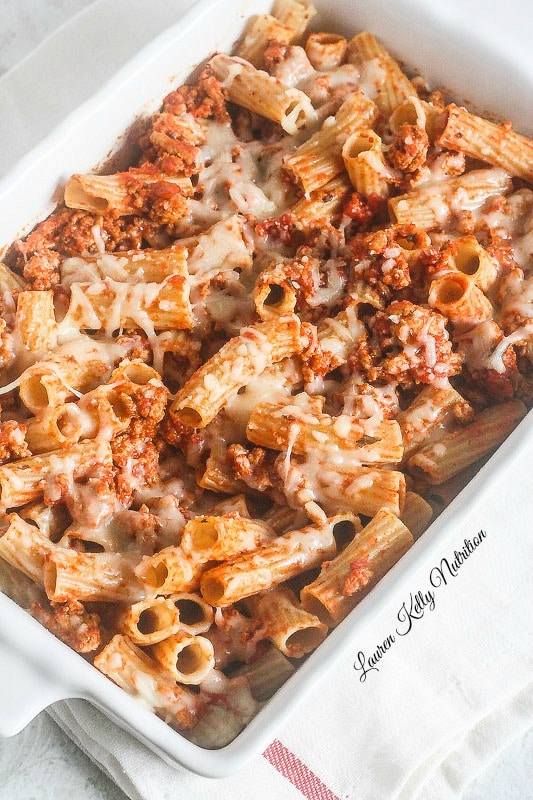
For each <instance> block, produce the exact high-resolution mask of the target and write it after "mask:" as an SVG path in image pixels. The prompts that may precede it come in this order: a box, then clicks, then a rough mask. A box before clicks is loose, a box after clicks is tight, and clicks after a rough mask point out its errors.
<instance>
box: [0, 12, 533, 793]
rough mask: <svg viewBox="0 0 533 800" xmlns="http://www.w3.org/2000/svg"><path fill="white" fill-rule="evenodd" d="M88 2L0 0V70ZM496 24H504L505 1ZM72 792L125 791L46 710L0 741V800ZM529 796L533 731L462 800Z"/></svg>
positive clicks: (532, 774)
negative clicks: (114, 782) (18, 732)
mask: <svg viewBox="0 0 533 800" xmlns="http://www.w3.org/2000/svg"><path fill="white" fill-rule="evenodd" d="M91 2H92V0H68V2H67V0H0V75H1V74H3V73H4V72H5V71H6V70H8V69H9V68H10V67H12V66H13V65H14V64H16V63H17V62H18V61H20V60H21V59H22V58H23V57H24V56H25V55H26V54H27V53H28V52H30V51H31V50H32V49H33V48H34V47H35V46H36V45H37V44H38V43H39V42H40V41H41V40H42V39H44V38H45V36H47V35H48V34H49V33H51V32H52V31H53V30H54V29H55V28H56V27H58V26H59V25H61V24H62V23H63V22H65V21H66V20H67V19H68V18H69V17H71V16H73V15H74V14H75V13H76V12H78V11H80V10H81V9H82V8H84V7H85V6H88V5H90V4H91ZM453 2H456V0H453ZM464 5H469V6H470V7H471V9H472V10H473V11H475V10H476V9H477V8H480V6H481V4H480V3H479V2H478V0H464ZM501 24H502V25H503V26H505V24H506V14H505V9H504V6H502V13H501ZM527 28H530V26H527V25H526V26H525V27H524V29H523V30H524V33H526V29H527ZM528 35H529V31H528ZM214 791H215V784H214ZM72 797H76V798H81V800H122V798H124V797H125V795H124V794H123V793H122V792H121V791H120V790H119V789H118V788H117V787H116V786H115V785H114V784H113V783H112V782H111V781H110V780H109V779H108V778H107V776H105V775H104V774H103V773H102V772H101V771H100V770H99V768H98V767H96V766H95V765H94V764H93V763H92V762H91V761H90V759H89V758H88V757H87V756H86V755H85V754H84V753H82V752H81V751H80V750H79V749H78V748H77V747H76V745H74V744H73V743H72V742H71V741H70V740H69V739H68V738H67V737H66V736H65V734H64V733H63V732H62V731H61V730H60V729H59V728H58V726H57V725H56V724H55V723H54V722H53V721H52V720H51V719H50V717H49V716H48V715H47V714H46V713H42V714H41V715H40V716H39V717H38V718H37V719H35V720H34V721H33V722H32V723H31V724H30V725H28V727H27V728H26V729H25V730H24V731H23V732H22V733H20V734H19V735H18V736H15V737H13V738H12V739H7V740H0V800H48V798H50V800H52V798H53V800H67V798H68V800H71V798H72ZM531 797H533V731H530V732H529V734H527V735H526V736H524V737H521V738H520V739H518V740H517V741H516V742H515V743H514V744H513V745H512V746H511V747H508V748H507V749H506V750H504V751H503V752H502V753H500V755H499V757H498V758H497V759H496V761H495V762H494V763H493V764H492V765H491V767H490V768H489V769H487V770H486V771H485V772H484V773H483V774H482V775H480V776H479V777H478V779H477V780H476V781H475V782H474V783H473V784H471V786H470V787H469V788H468V790H467V791H466V793H465V794H464V800H530V798H531ZM177 800H179V798H177ZM236 800H239V799H238V798H236ZM349 800H352V798H350V799H349ZM354 800H355V799H354ZM362 800H366V798H363V799H362Z"/></svg>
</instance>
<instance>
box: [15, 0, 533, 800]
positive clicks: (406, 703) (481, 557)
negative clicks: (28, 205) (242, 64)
mask: <svg viewBox="0 0 533 800" xmlns="http://www.w3.org/2000/svg"><path fill="white" fill-rule="evenodd" d="M191 4H192V0H153V2H151V3H150V4H147V3H146V2H144V0H98V2H95V3H93V4H92V5H91V6H90V7H89V8H87V9H86V10H85V11H84V12H82V13H81V14H80V15H79V16H78V17H76V18H75V19H73V20H72V21H70V22H69V23H67V25H66V26H64V27H63V28H62V29H60V30H59V31H58V32H56V33H55V34H54V35H53V36H52V37H51V38H49V39H48V40H47V41H46V42H45V43H44V44H43V45H41V46H40V47H39V48H38V49H37V50H36V51H35V52H34V53H33V54H31V56H30V57H29V58H27V59H25V61H24V62H22V63H21V64H20V65H19V66H18V67H17V68H16V69H15V70H13V71H12V72H11V73H9V74H8V75H7V76H6V77H4V78H3V79H2V80H1V81H0V104H1V105H2V114H3V116H4V119H7V118H9V119H10V121H11V124H10V128H9V131H6V130H5V129H4V130H3V132H2V131H1V130H0V174H2V173H3V172H5V171H6V170H7V169H8V168H9V166H10V165H11V164H12V163H14V161H15V160H16V159H17V158H19V157H20V156H21V155H22V154H23V153H24V152H26V151H27V150H28V148H29V147H31V146H32V145H34V144H36V143H37V142H38V141H39V140H40V138H41V137H42V136H43V135H44V134H46V133H48V132H49V131H50V130H52V129H53V127H54V126H55V124H57V122H58V121H59V120H60V119H61V118H62V116H63V115H64V114H65V112H66V111H67V110H70V109H71V108H73V107H75V106H76V105H77V104H78V103H80V102H81V101H83V100H84V99H86V98H87V97H88V96H90V94H91V93H92V92H93V91H94V90H95V89H96V88H97V87H98V86H99V85H100V84H101V82H102V81H103V80H104V79H105V77H106V76H107V75H108V74H110V73H111V72H113V71H114V70H115V69H117V67H118V66H120V65H121V64H122V63H124V61H125V60H126V59H127V58H128V57H129V56H131V55H132V54H133V53H134V52H135V51H136V50H137V49H138V47H140V46H141V45H142V44H143V43H144V42H145V41H147V40H149V39H150V38H151V37H152V36H153V35H155V34H156V33H157V32H158V31H160V30H162V29H164V28H165V27H166V26H167V25H168V24H169V23H171V22H172V21H174V20H175V19H176V18H177V16H178V15H179V14H180V13H181V12H182V11H183V10H184V9H185V8H186V7H188V6H189V5H191ZM148 6H149V13H148ZM65 58H67V59H68V61H69V64H70V68H69V70H68V71H67V72H65V69H64V64H65ZM88 65H91V68H90V69H89V68H88ZM43 74H46V75H47V80H48V86H49V87H52V88H53V89H54V91H50V92H47V93H46V102H45V101H44V99H41V100H39V97H41V98H42V93H41V87H42V84H41V82H40V80H39V76H42V75H43ZM36 103H37V105H36ZM45 106H46V113H44V107H45ZM532 474H533V454H529V455H526V456H523V457H522V458H521V459H520V461H518V462H517V463H516V464H515V465H514V466H513V468H512V470H511V472H510V473H508V474H507V476H506V477H505V479H503V480H502V481H501V483H500V485H499V486H498V488H497V491H496V492H495V493H494V496H493V497H492V499H491V502H490V503H489V504H485V505H484V506H482V507H477V508H476V509H474V510H473V511H472V512H471V513H470V516H469V517H468V519H467V520H466V522H465V523H464V525H463V527H462V528H460V529H457V530H456V531H454V532H453V535H452V536H451V537H450V539H449V541H448V543H447V545H446V546H445V547H444V548H443V550H442V553H440V554H439V557H438V558H437V559H436V560H433V561H432V562H431V563H430V564H425V565H424V566H423V567H421V569H420V572H419V574H418V576H417V579H416V580H413V582H412V585H410V586H408V587H406V589H405V591H403V592H402V593H401V594H398V595H394V596H392V597H391V598H390V603H389V605H388V608H387V609H386V611H384V612H383V614H382V615H381V617H380V618H379V619H378V620H377V622H376V623H375V624H374V625H372V626H371V628H370V629H367V631H366V632H365V633H364V634H363V635H362V636H361V637H360V640H359V641H358V643H357V646H356V647H355V648H354V652H353V653H352V654H351V655H350V656H349V657H345V658H343V659H342V660H341V662H340V663H339V664H337V665H336V666H335V667H334V668H333V670H331V671H330V672H329V673H328V676H327V677H326V678H325V680H324V682H323V683H322V685H321V686H320V687H319V689H318V690H317V692H316V693H315V695H314V696H313V697H311V698H309V699H308V701H307V703H306V704H304V705H303V706H302V707H300V710H299V711H298V713H297V714H296V716H295V717H294V718H293V719H292V721H291V723H290V724H289V725H288V726H287V727H286V728H285V729H284V730H282V731H280V733H279V739H277V740H276V741H275V742H274V743H273V744H272V745H271V746H270V747H269V748H268V750H267V751H266V753H265V755H264V756H262V757H259V758H256V759H255V760H254V761H253V762H252V763H251V764H249V766H247V767H246V768H245V769H244V770H243V771H242V772H241V773H239V774H238V775H236V776H233V777H230V778H226V779H221V780H218V781H216V782H213V781H211V780H208V779H205V778H201V777H198V776H196V775H193V774H191V773H190V772H188V771H187V770H185V769H174V768H171V767H169V766H168V765H167V764H165V763H164V762H163V761H162V760H161V759H160V758H159V757H157V756H156V755H153V754H152V753H151V752H150V751H149V750H148V749H147V748H146V747H145V746H144V745H142V744H140V743H139V742H137V741H136V740H135V739H134V738H133V737H132V736H130V735H129V734H127V733H124V732H123V731H121V730H119V729H118V728H117V727H116V726H115V725H114V724H113V723H112V722H110V721H109V720H108V719H107V718H106V717H104V716H103V715H102V714H101V713H100V712H98V711H96V710H95V709H94V708H92V707H91V706H90V705H89V704H87V703H85V702H83V701H68V702H63V703H59V704H57V705H56V706H55V707H54V708H53V709H51V711H50V713H51V715H52V716H53V718H54V719H55V720H56V721H57V722H58V723H59V724H60V725H61V727H62V728H63V729H64V730H65V731H66V732H67V733H68V734H69V736H71V737H72V739H73V740H74V741H75V742H76V743H77V744H78V745H79V746H80V747H81V748H82V749H83V750H84V751H85V752H86V753H87V754H88V755H89V756H90V757H91V758H92V759H94V760H95V761H96V763H98V764H99V765H100V766H101V768H102V769H103V770H104V771H105V772H106V773H107V774H108V775H109V776H110V777H111V778H112V779H113V780H114V781H115V782H116V784H117V785H118V786H120V787H121V788H122V789H123V791H124V792H125V793H126V794H127V795H128V797H130V798H132V800H138V798H143V800H166V799H167V798H168V800H170V798H172V799H173V800H176V799H179V798H181V797H183V798H185V797H187V798H188V799H190V800H203V798H206V799H207V798H209V799H210V800H211V798H212V797H213V796H214V795H215V794H216V796H217V798H218V799H219V800H226V799H227V800H246V798H257V797H259V798H274V797H275V798H287V800H291V798H294V799H295V800H298V798H300V800H301V797H302V795H303V796H305V797H307V798H308V799H309V800H341V798H342V800H356V798H372V799H373V800H392V799H393V798H398V799H400V798H401V799H402V800H406V799H407V798H408V799H409V800H417V798H420V800H422V799H423V800H432V798H435V800H446V798H452V797H458V796H460V794H461V792H462V790H463V788H464V787H465V786H466V785H468V783H470V782H471V781H472V780H473V779H474V777H475V776H476V775H477V774H478V772H479V771H480V770H482V769H483V768H484V767H485V766H486V765H487V764H488V763H489V761H490V760H491V759H492V758H494V756H495V755H496V754H497V753H498V752H499V751H500V750H501V749H503V748H504V747H506V746H507V745H508V744H509V743H510V742H511V741H512V739H513V738H514V737H517V736H519V735H521V734H522V733H524V732H525V731H526V730H528V729H529V727H530V726H531V724H532V721H533V682H532V677H533V615H532V614H531V608H532V603H531V601H532V599H533V578H532V571H531V563H532V559H533V539H532V536H531V530H532V528H533V525H532V523H531V519H532V516H533V499H532V494H531V488H532V479H531V477H530V476H531V475H532ZM480 530H484V531H486V537H485V538H483V539H482V541H481V543H480V545H479V546H478V547H477V548H476V549H475V550H474V552H473V553H472V554H471V555H470V556H469V557H468V559H467V560H466V561H465V562H464V564H463V565H462V566H461V568H460V569H459V571H458V573H457V576H456V577H449V578H448V582H447V585H441V586H439V587H437V588H433V589H432V591H433V592H434V602H435V605H434V608H433V610H431V609H430V605H431V604H428V605H426V606H425V608H424V613H423V614H420V615H419V618H416V619H414V618H412V617H411V623H410V624H411V629H410V630H409V632H408V633H406V630H407V627H409V620H408V618H407V617H406V612H405V610H404V603H405V604H406V605H407V607H408V608H409V609H410V603H411V595H412V596H413V600H416V597H417V594H418V592H420V591H421V592H422V594H424V593H425V592H427V591H428V590H429V589H431V588H432V587H431V584H430V570H431V568H433V567H436V566H438V564H439V563H440V559H441V558H448V560H452V559H453V556H454V551H455V550H460V549H461V548H463V547H464V540H465V539H470V540H472V539H473V537H474V536H475V535H476V534H478V532H479V531H480ZM398 615H399V616H398ZM402 634H404V635H402ZM391 636H394V642H392V639H389V641H391V646H390V648H389V649H387V650H386V651H384V654H383V655H382V657H381V658H380V659H379V660H378V661H377V662H376V667H377V669H374V670H371V671H370V672H368V674H367V675H366V676H363V674H362V671H361V670H356V669H354V662H357V660H358V653H359V651H360V652H361V653H363V654H364V655H365V659H366V662H367V663H368V659H369V657H370V656H371V655H372V654H373V653H375V652H376V650H377V648H378V645H380V644H381V645H382V644H383V642H384V640H386V639H387V638H388V637H391ZM362 678H365V679H364V680H362Z"/></svg>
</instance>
